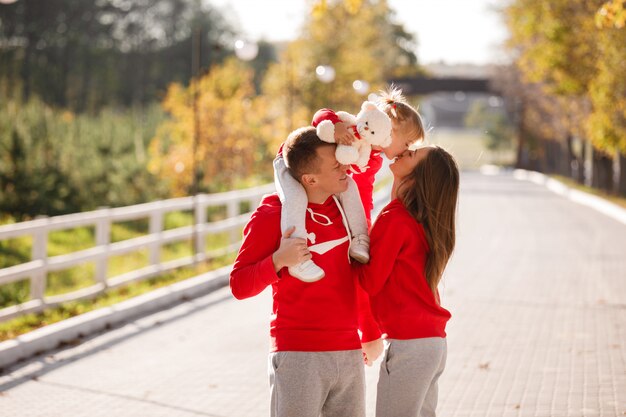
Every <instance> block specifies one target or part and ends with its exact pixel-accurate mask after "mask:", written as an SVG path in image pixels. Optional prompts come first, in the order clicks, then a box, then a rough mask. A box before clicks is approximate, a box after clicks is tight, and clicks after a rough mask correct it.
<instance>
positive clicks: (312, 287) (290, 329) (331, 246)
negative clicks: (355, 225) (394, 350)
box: [230, 194, 380, 352]
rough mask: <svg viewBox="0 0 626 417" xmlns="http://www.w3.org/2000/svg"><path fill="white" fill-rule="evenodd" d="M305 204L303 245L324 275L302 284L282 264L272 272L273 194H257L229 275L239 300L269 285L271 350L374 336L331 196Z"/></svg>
mask: <svg viewBox="0 0 626 417" xmlns="http://www.w3.org/2000/svg"><path fill="white" fill-rule="evenodd" d="M308 208H309V209H310V210H308V211H307V217H306V229H307V231H308V233H309V235H310V236H311V238H312V239H309V240H310V242H308V245H309V250H310V251H311V253H312V255H313V261H314V262H315V263H316V264H317V265H318V266H319V267H321V268H322V269H323V270H324V271H325V272H326V276H325V277H324V278H323V279H321V280H319V281H317V282H313V283H305V282H302V281H300V280H299V279H297V278H294V277H292V276H291V275H289V272H288V270H287V268H283V269H282V270H280V271H279V272H278V273H276V272H275V271H274V264H273V262H272V254H273V253H274V252H275V251H276V250H277V249H278V247H279V246H280V239H281V232H280V211H281V203H280V200H279V198H278V196H277V195H275V194H273V195H270V196H266V197H265V198H264V199H263V201H262V202H261V205H260V206H259V207H258V208H257V209H256V211H255V212H254V213H253V214H252V218H251V219H250V221H249V222H248V224H247V226H246V228H245V229H244V240H243V244H242V247H241V249H240V251H239V254H238V256H237V259H236V260H235V264H234V266H233V271H232V272H231V275H230V287H231V290H232V293H233V295H234V296H235V297H236V298H238V299H243V298H248V297H253V296H255V295H257V294H259V293H260V292H261V291H263V290H264V289H265V288H266V287H267V286H268V285H271V286H272V296H273V309H272V318H271V323H270V336H271V351H273V352H274V351H287V350H290V351H335V350H352V349H360V348H361V341H362V342H369V341H372V340H375V339H378V338H379V337H380V332H379V330H378V327H377V325H376V323H375V322H374V320H373V317H372V315H371V312H370V309H369V303H368V300H367V296H366V295H365V294H364V293H363V292H362V291H361V292H359V294H360V295H359V297H358V298H359V299H358V300H357V289H358V290H360V288H359V287H358V285H357V274H356V271H355V270H354V268H353V266H352V265H351V264H350V263H349V261H348V259H349V258H348V246H349V244H348V233H347V231H346V228H345V226H344V224H343V218H342V216H341V212H340V211H339V208H338V207H337V203H336V202H335V200H334V199H333V197H329V198H328V200H326V202H324V203H323V204H313V203H309V205H308ZM311 211H312V212H313V214H312V213H311ZM359 328H360V330H361V331H362V333H363V335H362V338H361V341H360V340H359V335H358V332H357V330H358V329H359Z"/></svg>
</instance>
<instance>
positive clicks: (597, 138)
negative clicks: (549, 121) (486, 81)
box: [506, 0, 626, 190]
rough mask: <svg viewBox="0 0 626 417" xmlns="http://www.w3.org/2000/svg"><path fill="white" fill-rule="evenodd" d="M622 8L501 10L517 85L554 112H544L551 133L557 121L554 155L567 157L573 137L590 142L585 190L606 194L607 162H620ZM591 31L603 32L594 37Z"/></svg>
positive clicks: (575, 4) (594, 4)
mask: <svg viewBox="0 0 626 417" xmlns="http://www.w3.org/2000/svg"><path fill="white" fill-rule="evenodd" d="M623 4H624V1H623V0H611V1H608V2H604V1H600V0H594V1H584V0H574V1H571V0H557V1H551V2H543V1H540V0H516V1H514V2H512V3H511V5H509V6H508V7H507V9H506V15H507V22H508V26H509V29H510V30H511V39H510V41H509V43H510V46H511V47H512V48H513V50H514V51H515V53H516V56H517V58H516V65H517V66H518V67H519V68H520V70H521V72H522V78H523V83H525V84H537V85H540V86H541V87H542V90H543V92H545V94H546V96H548V97H552V98H551V99H550V100H553V101H554V103H555V106H554V107H553V108H548V109H546V110H547V111H548V112H549V113H550V114H551V115H554V123H555V126H558V124H559V123H563V121H565V123H564V126H565V131H564V133H565V134H564V135H563V136H562V137H563V138H564V139H565V143H566V144H567V147H563V146H561V148H562V149H567V152H569V153H570V155H571V154H572V152H571V149H572V145H571V142H572V139H573V138H574V137H577V136H578V137H585V138H587V139H588V140H589V141H591V144H592V147H591V150H592V159H593V161H594V169H593V172H594V175H593V177H592V183H593V185H595V186H597V187H600V188H604V189H607V190H611V189H612V178H613V173H612V167H613V162H612V158H613V156H614V155H616V153H618V154H620V160H622V159H623V150H622V146H621V140H622V139H623V138H624V135H623V131H622V127H621V126H623V121H622V120H623V118H624V117H623V110H621V109H622V108H623V100H622V99H623V97H624V87H623V81H622V80H624V78H626V68H624V63H623V56H624V54H625V53H626V50H625V48H626V41H625V39H626V38H625V37H624V36H625V34H624V29H623V23H622V20H623V16H624V15H623ZM597 25H600V26H602V25H609V26H611V28H607V29H604V30H599V29H598V27H597ZM620 25H621V26H622V28H620ZM583 149H584V147H583ZM625 171H626V170H625ZM622 181H626V177H625V178H624V179H623V180H622ZM620 187H621V186H620ZM624 187H626V186H624Z"/></svg>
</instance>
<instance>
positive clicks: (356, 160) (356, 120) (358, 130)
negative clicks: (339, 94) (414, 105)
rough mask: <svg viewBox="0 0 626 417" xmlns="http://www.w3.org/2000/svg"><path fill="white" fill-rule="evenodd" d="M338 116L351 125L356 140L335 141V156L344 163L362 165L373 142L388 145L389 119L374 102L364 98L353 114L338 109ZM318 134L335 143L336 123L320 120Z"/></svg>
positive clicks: (365, 162)
mask: <svg viewBox="0 0 626 417" xmlns="http://www.w3.org/2000/svg"><path fill="white" fill-rule="evenodd" d="M337 116H338V117H339V119H340V120H341V121H342V122H344V123H346V124H347V125H348V126H350V127H351V128H352V129H353V132H354V136H355V137H356V140H355V141H354V142H352V145H337V150H336V151H335V157H336V158H337V161H339V163H341V164H344V165H352V164H354V165H357V166H358V167H359V168H361V169H362V168H364V167H365V166H366V165H367V162H368V161H369V159H370V153H371V151H372V145H377V146H381V147H383V148H384V147H387V146H389V145H390V144H391V119H390V118H389V116H387V114H386V113H385V112H383V111H382V110H380V109H379V108H378V107H377V106H376V104H375V103H372V102H371V101H365V102H363V104H362V105H361V111H360V112H359V114H357V115H356V116H353V115H351V114H350V113H346V112H345V111H338V112H337ZM316 129H317V136H319V138H320V139H322V140H323V141H324V142H329V143H335V125H334V124H333V122H331V121H330V120H322V121H321V122H320V123H319V124H318V125H317V128H316Z"/></svg>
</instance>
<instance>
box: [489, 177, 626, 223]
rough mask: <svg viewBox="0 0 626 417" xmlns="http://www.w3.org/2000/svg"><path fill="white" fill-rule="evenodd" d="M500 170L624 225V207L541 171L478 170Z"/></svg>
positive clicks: (625, 216)
mask: <svg viewBox="0 0 626 417" xmlns="http://www.w3.org/2000/svg"><path fill="white" fill-rule="evenodd" d="M502 171H504V172H507V173H511V174H512V175H513V178H515V179H516V180H520V181H530V182H532V183H535V184H537V185H543V186H544V187H546V188H547V189H548V190H550V191H552V192H553V193H555V194H558V195H560V196H563V197H565V198H567V199H569V200H571V201H573V202H575V203H578V204H581V205H583V206H587V207H590V208H592V209H594V210H596V211H598V212H600V213H602V214H604V215H605V216H607V217H610V218H612V219H614V220H617V221H618V222H620V223H622V224H624V225H626V209H624V208H622V207H620V206H618V205H617V204H615V203H612V202H610V201H608V200H606V199H604V198H602V197H598V196H596V195H593V194H590V193H587V192H585V191H580V190H576V189H574V188H571V187H569V186H567V185H565V184H563V183H562V182H561V181H559V180H555V179H554V178H550V177H549V176H547V175H545V174H542V173H541V172H536V171H527V170H525V169H514V170H503V169H500V168H497V167H493V166H484V167H481V169H480V172H481V173H482V174H483V175H494V174H498V173H500V172H502Z"/></svg>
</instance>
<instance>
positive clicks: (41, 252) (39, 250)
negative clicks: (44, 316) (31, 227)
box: [30, 216, 49, 304]
mask: <svg viewBox="0 0 626 417" xmlns="http://www.w3.org/2000/svg"><path fill="white" fill-rule="evenodd" d="M38 218H42V219H46V224H45V225H43V226H41V227H38V228H37V229H36V230H35V231H34V232H33V247H32V251H31V258H32V260H33V261H35V260H41V261H42V263H43V267H42V268H41V269H40V270H39V271H37V272H35V273H34V274H33V275H32V276H31V280H30V299H31V300H40V301H41V303H42V304H43V303H44V294H45V292H46V279H47V277H48V221H49V220H48V216H40V217H38Z"/></svg>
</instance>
